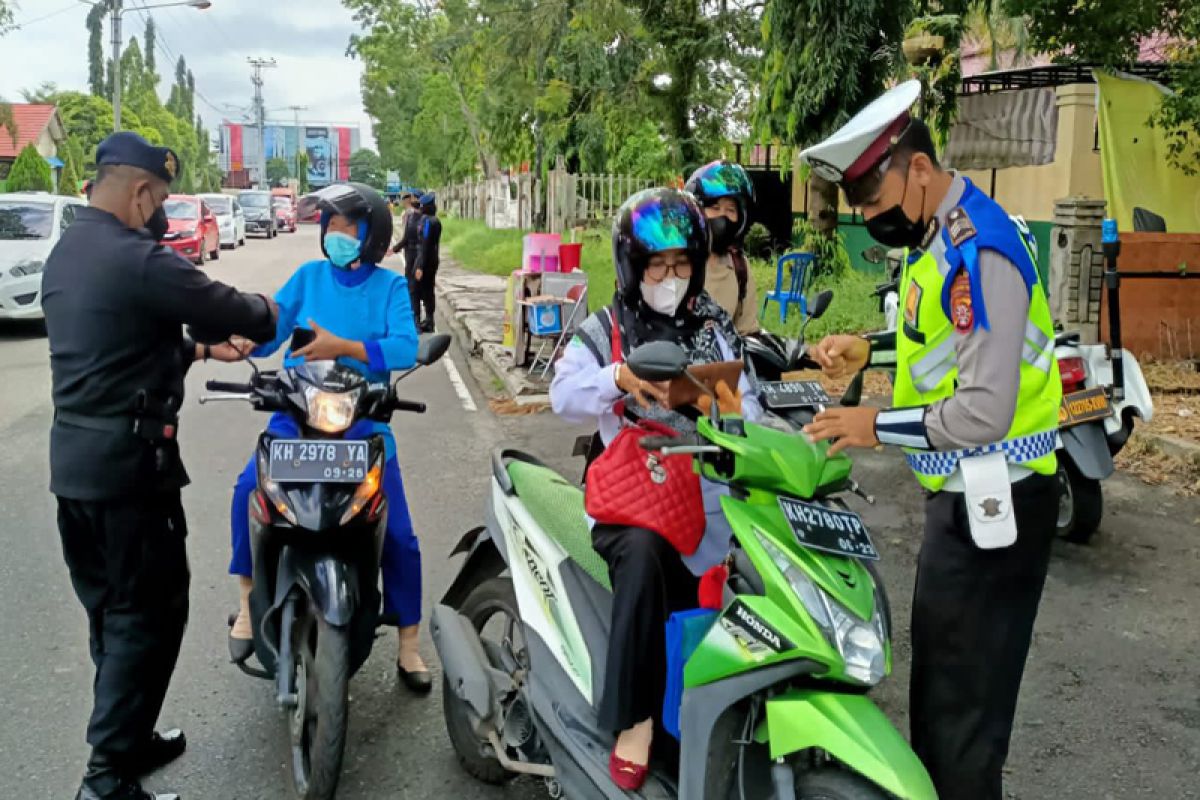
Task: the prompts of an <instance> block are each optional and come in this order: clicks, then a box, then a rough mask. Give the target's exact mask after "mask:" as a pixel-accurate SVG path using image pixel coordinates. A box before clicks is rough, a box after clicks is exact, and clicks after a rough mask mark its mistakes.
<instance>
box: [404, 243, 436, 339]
mask: <svg viewBox="0 0 1200 800" xmlns="http://www.w3.org/2000/svg"><path fill="white" fill-rule="evenodd" d="M417 252H418V251H416V250H409V249H407V248H406V249H405V251H404V277H406V278H407V279H408V299H409V303H410V304H411V305H412V311H413V320H414V321H416V323H417V329H418V330H420V329H421V328H422V327H428V328H429V329H432V328H433V323H434V311H435V308H436V305H437V296H436V294H435V292H434V282H435V280H436V279H437V267H436V266H435V267H434V268H433V269H425V270H422V272H421V280H417ZM422 306H424V307H425V314H424V316H422V314H421V307H422Z"/></svg>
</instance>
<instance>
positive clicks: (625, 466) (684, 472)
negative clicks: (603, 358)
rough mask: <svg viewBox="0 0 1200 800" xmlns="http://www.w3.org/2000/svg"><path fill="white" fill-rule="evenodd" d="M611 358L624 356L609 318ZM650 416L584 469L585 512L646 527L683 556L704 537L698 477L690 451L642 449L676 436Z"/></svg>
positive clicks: (622, 433) (607, 521)
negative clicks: (650, 441) (650, 439)
mask: <svg viewBox="0 0 1200 800" xmlns="http://www.w3.org/2000/svg"><path fill="white" fill-rule="evenodd" d="M613 323H614V324H613V361H614V362H619V361H621V360H623V359H622V352H621V345H620V339H619V336H620V333H619V329H618V328H617V326H616V320H613ZM676 435H678V434H677V433H676V432H675V431H673V430H672V429H671V428H669V427H667V426H666V425H662V424H660V423H657V422H653V421H651V420H641V421H640V422H638V423H637V424H636V425H629V426H626V427H624V428H622V429H621V431H620V433H618V434H617V435H616V437H615V438H614V439H613V440H612V442H610V443H609V445H608V447H606V448H605V450H604V452H603V453H601V454H600V455H599V456H598V457H597V458H596V460H595V461H593V462H592V465H591V466H590V467H588V471H587V485H586V490H585V493H584V505H585V506H586V508H587V513H588V515H589V516H590V517H591V518H592V519H594V520H596V521H597V522H602V523H605V524H609V525H622V526H626V527H632V528H645V529H647V530H651V531H654V532H655V533H658V534H659V535H661V536H662V537H663V538H664V539H666V540H667V541H668V542H670V543H671V545H672V546H673V547H674V548H675V549H676V550H678V551H679V552H680V553H682V554H683V555H685V556H690V555H691V554H692V553H694V552H696V548H698V547H699V546H700V540H701V538H703V536H704V525H705V519H704V498H703V496H702V495H701V492H700V476H699V475H697V474H696V473H695V471H694V470H693V469H692V457H691V456H689V455H675V456H662V455H660V454H658V453H653V452H650V451H647V450H643V449H642V448H641V445H640V442H641V440H642V439H644V438H645V437H647V436H676Z"/></svg>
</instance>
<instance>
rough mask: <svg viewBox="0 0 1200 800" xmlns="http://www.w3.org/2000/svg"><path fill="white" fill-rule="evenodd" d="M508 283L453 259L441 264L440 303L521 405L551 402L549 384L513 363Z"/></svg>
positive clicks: (461, 335)
mask: <svg viewBox="0 0 1200 800" xmlns="http://www.w3.org/2000/svg"><path fill="white" fill-rule="evenodd" d="M506 287H507V282H506V281H505V280H504V279H503V278H499V277H496V276H495V275H482V274H480V273H477V272H470V271H469V270H465V269H463V268H462V267H460V266H459V265H458V264H457V263H456V262H455V261H454V260H453V259H443V261H442V263H441V265H440V266H439V268H438V277H437V287H436V291H437V295H438V300H439V304H438V305H439V308H440V309H441V313H442V315H443V316H444V317H445V318H446V319H447V320H448V321H449V322H450V327H451V330H452V331H454V334H455V336H456V337H457V339H458V341H459V343H460V344H462V345H463V348H464V349H465V350H466V351H467V352H468V353H470V354H471V355H472V356H474V357H476V358H479V359H480V360H481V361H483V363H484V364H485V365H486V366H487V367H488V369H489V370H491V372H492V374H493V375H494V376H495V377H496V379H497V380H498V381H499V382H500V383H501V385H503V386H504V390H505V392H507V393H508V394H509V395H510V396H511V397H512V398H513V400H514V401H515V402H516V403H517V404H518V405H534V404H547V403H549V402H550V395H549V394H548V389H549V384H548V383H547V382H545V381H539V380H537V379H536V378H534V377H532V376H530V374H529V372H528V370H525V369H523V368H518V367H515V366H513V362H512V354H511V353H510V352H509V349H508V348H506V347H504V346H503V344H502V341H503V339H504V330H503V319H504V292H505V291H506Z"/></svg>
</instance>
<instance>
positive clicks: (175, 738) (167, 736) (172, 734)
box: [133, 728, 187, 775]
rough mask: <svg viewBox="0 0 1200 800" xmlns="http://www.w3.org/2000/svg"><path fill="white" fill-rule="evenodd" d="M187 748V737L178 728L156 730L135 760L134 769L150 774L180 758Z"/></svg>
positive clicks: (139, 772) (139, 773)
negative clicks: (162, 730) (161, 731)
mask: <svg viewBox="0 0 1200 800" xmlns="http://www.w3.org/2000/svg"><path fill="white" fill-rule="evenodd" d="M186 749H187V737H186V736H184V735H183V731H181V730H179V729H178V728H172V729H171V730H169V731H164V732H163V733H159V732H158V731H155V732H154V733H153V734H151V736H150V744H148V745H146V746H145V747H144V748H143V749H142V752H141V753H140V754H138V757H137V759H136V760H135V761H134V765H133V766H134V771H135V773H136V774H138V775H149V774H150V773H151V772H154V771H155V770H157V769H161V768H163V767H165V766H166V765H167V764H170V763H171V762H172V761H174V760H175V759H177V758H179V757H180V756H181V755H183V751H184V750H186Z"/></svg>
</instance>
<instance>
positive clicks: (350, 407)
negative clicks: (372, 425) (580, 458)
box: [304, 386, 362, 433]
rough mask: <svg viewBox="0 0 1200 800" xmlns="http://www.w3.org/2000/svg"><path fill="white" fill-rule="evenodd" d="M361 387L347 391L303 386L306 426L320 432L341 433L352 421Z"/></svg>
mask: <svg viewBox="0 0 1200 800" xmlns="http://www.w3.org/2000/svg"><path fill="white" fill-rule="evenodd" d="M361 393H362V390H361V389H352V390H350V391H348V392H326V391H322V390H321V389H319V388H317V387H316V386H305V387H304V404H305V406H306V407H307V408H308V426H309V427H310V428H312V429H313V430H318V431H321V432H322V433H341V432H342V431H344V430H346V429H347V428H349V427H350V423H352V422H354V410H355V409H356V408H358V396H359V395H360V394H361Z"/></svg>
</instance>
